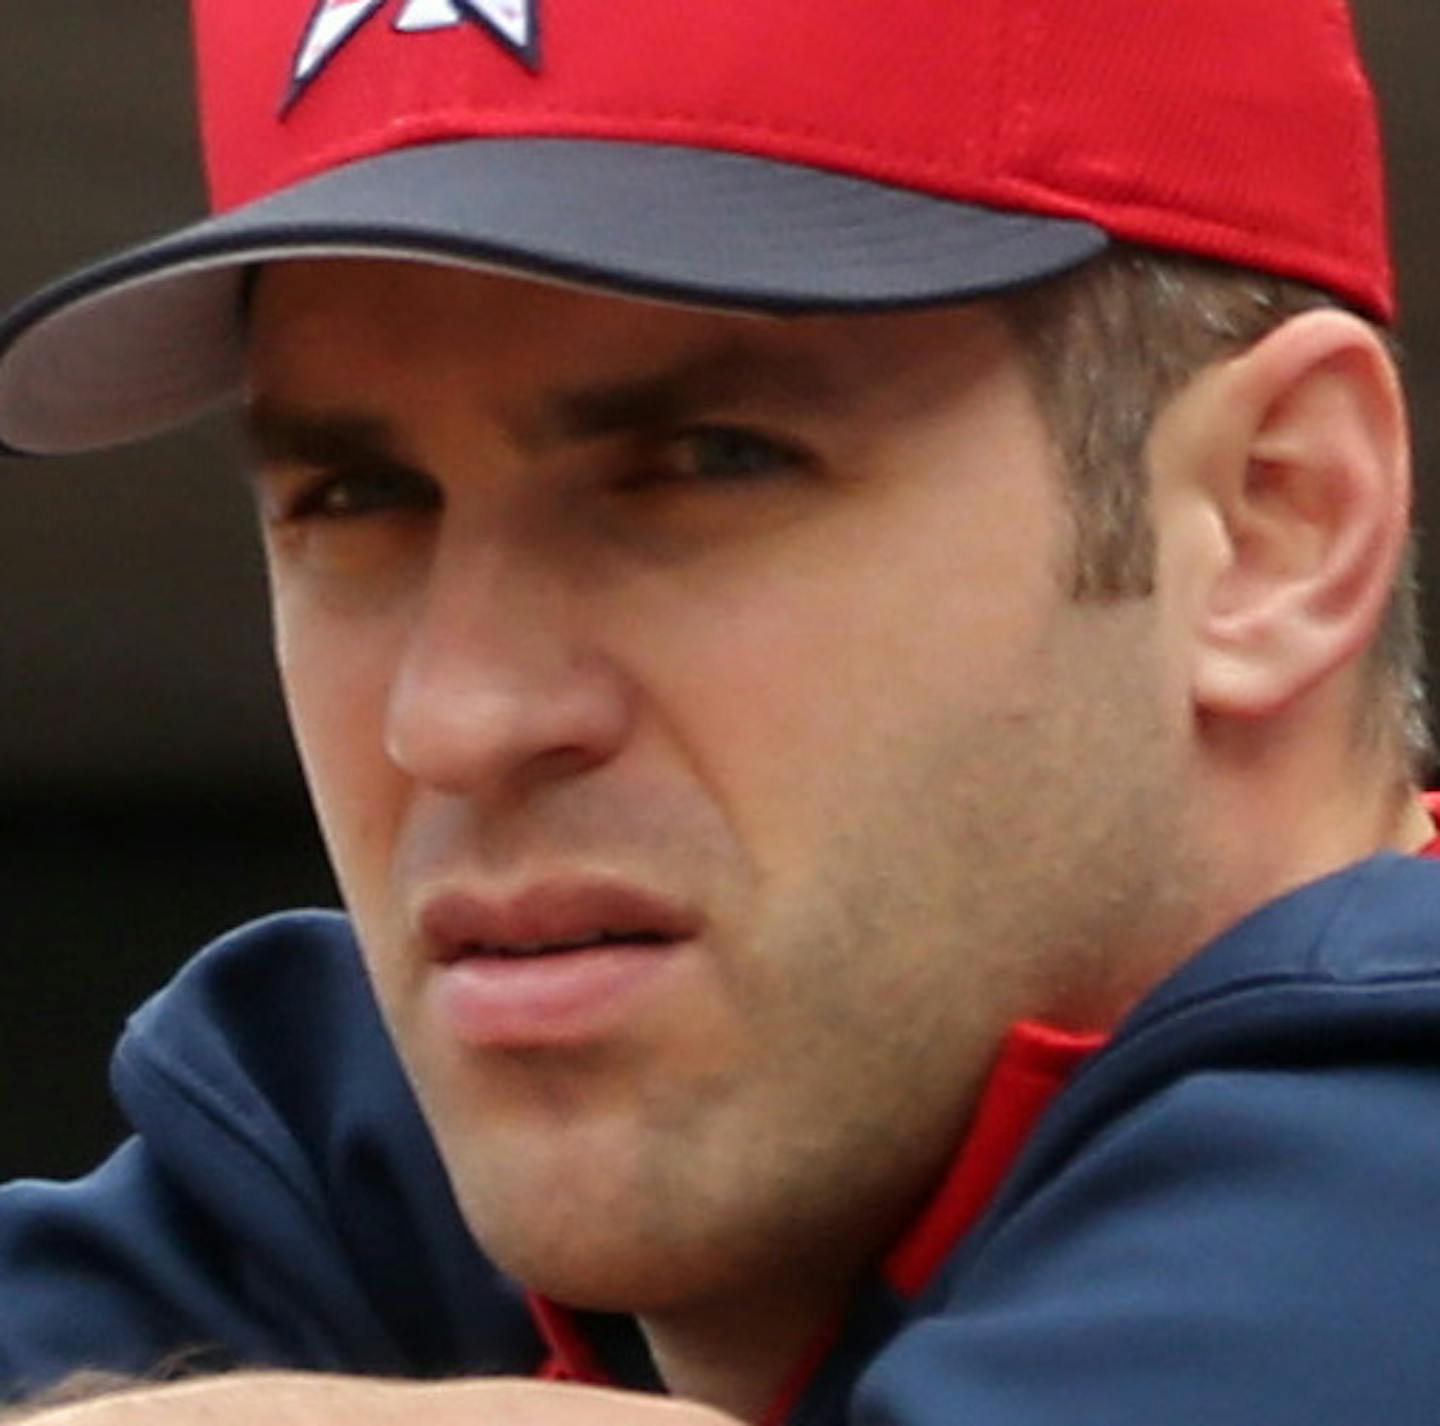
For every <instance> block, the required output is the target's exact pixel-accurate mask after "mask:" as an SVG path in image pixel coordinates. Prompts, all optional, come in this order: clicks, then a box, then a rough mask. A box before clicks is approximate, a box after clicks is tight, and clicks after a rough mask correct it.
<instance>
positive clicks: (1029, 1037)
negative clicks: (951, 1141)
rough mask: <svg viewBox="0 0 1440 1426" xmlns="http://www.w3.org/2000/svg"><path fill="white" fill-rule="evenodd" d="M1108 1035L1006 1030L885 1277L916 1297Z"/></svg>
mask: <svg viewBox="0 0 1440 1426" xmlns="http://www.w3.org/2000/svg"><path fill="white" fill-rule="evenodd" d="M1105 1040H1106V1037H1105V1036H1104V1035H1100V1034H1084V1035H1081V1034H1072V1033H1071V1032H1069V1031H1066V1030H1056V1029H1052V1028H1051V1027H1050V1026H1048V1025H1042V1024H1039V1023H1038V1022H1035V1021H1029V1020H1022V1021H1021V1022H1020V1023H1019V1024H1018V1025H1016V1026H1014V1027H1013V1028H1012V1029H1011V1031H1010V1033H1009V1034H1008V1035H1006V1037H1005V1039H1004V1041H1003V1042H1002V1044H1001V1046H1000V1053H999V1055H998V1056H997V1057H996V1060H995V1067H994V1069H992V1070H991V1071H990V1078H989V1079H988V1080H986V1082H985V1089H984V1091H983V1092H982V1094H981V1096H980V1102H979V1104H978V1106H977V1107H976V1110H975V1117H974V1119H973V1120H972V1122H971V1126H970V1132H969V1133H968V1134H967V1135H966V1136H965V1142H964V1143H963V1144H962V1145H961V1147H960V1152H959V1154H958V1155H957V1156H956V1158H955V1161H954V1163H953V1165H952V1166H951V1169H950V1172H949V1174H948V1175H947V1176H946V1178H945V1180H944V1182H943V1183H942V1184H941V1185H940V1188H939V1190H938V1191H937V1192H936V1194H935V1196H934V1198H932V1199H931V1200H930V1203H929V1205H928V1206H927V1207H926V1208H925V1209H923V1210H922V1212H921V1214H920V1216H919V1218H917V1219H916V1220H915V1224H914V1226H913V1227H912V1228H911V1229H910V1230H909V1232H907V1233H906V1234H905V1236H904V1237H903V1238H902V1239H901V1240H900V1242H899V1243H897V1244H896V1246H895V1247H894V1248H893V1249H892V1250H891V1251H890V1253H889V1255H888V1256H887V1257H886V1259H885V1262H884V1265H883V1271H884V1275H885V1280H886V1282H888V1283H889V1284H890V1286H891V1287H893V1288H894V1289H895V1291H896V1292H898V1293H900V1294H901V1295H902V1296H905V1297H915V1296H916V1295H918V1294H919V1293H920V1292H922V1291H923V1290H924V1288H925V1285H926V1284H927V1283H928V1282H929V1281H930V1279H931V1277H932V1276H933V1275H934V1273H935V1271H936V1269H937V1268H938V1267H939V1266H940V1264H941V1263H942V1262H943V1261H944V1260H945V1259H946V1258H947V1257H949V1255H950V1253H951V1252H952V1251H953V1250H954V1248H955V1245H956V1243H958V1242H959V1241H960V1239H961V1238H962V1237H964V1235H965V1234H966V1233H967V1232H968V1231H969V1230H970V1229H971V1228H972V1227H973V1226H974V1224H975V1220H976V1219H977V1218H979V1217H980V1215H981V1214H982V1213H983V1212H984V1211H985V1209H986V1207H987V1206H988V1205H989V1203H990V1200H991V1199H992V1198H993V1197H994V1196H995V1191H996V1189H998V1188H999V1187H1000V1181H1001V1180H1002V1179H1003V1178H1004V1177H1005V1175H1006V1174H1007V1173H1008V1172H1009V1171H1010V1167H1011V1165H1012V1164H1013V1163H1014V1162H1015V1160H1016V1158H1017V1157H1018V1156H1019V1154H1020V1150H1021V1149H1022V1148H1024V1146H1025V1141H1026V1140H1027V1139H1028V1138H1029V1137H1030V1134H1031V1132H1032V1131H1033V1129H1034V1128H1035V1125H1036V1122H1037V1121H1038V1120H1039V1118H1040V1116H1041V1115H1042V1114H1043V1113H1044V1112H1045V1110H1046V1109H1047V1108H1048V1107H1049V1105H1050V1101H1051V1100H1052V1099H1054V1098H1055V1096H1056V1095H1057V1094H1058V1093H1059V1092H1060V1090H1061V1089H1062V1088H1063V1087H1064V1085H1065V1082H1066V1081H1067V1080H1068V1079H1069V1078H1070V1076H1071V1075H1073V1074H1074V1073H1075V1071H1076V1070H1077V1069H1078V1068H1079V1066H1080V1063H1081V1061H1082V1060H1084V1059H1085V1058H1086V1057H1087V1056H1089V1055H1091V1054H1093V1053H1094V1052H1095V1051H1096V1050H1098V1049H1099V1048H1100V1047H1101V1046H1102V1045H1103V1044H1104V1043H1105Z"/></svg>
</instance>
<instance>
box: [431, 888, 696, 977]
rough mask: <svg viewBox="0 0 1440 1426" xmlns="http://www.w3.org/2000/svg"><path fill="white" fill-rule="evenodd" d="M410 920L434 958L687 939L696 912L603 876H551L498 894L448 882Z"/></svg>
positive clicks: (445, 959) (692, 930) (447, 959)
mask: <svg viewBox="0 0 1440 1426" xmlns="http://www.w3.org/2000/svg"><path fill="white" fill-rule="evenodd" d="M418 924H419V929H420V933H421V935H422V936H423V937H424V940H425V943H426V945H427V947H428V948H429V950H430V954H431V956H432V957H433V958H434V959H436V960H438V961H441V962H450V961H456V960H460V959H462V958H463V957H466V956H474V955H485V954H494V953H500V952H505V951H510V952H514V951H525V950H543V949H545V948H569V947H580V946H585V945H590V944H593V943H595V942H598V941H602V940H603V941H612V942H613V941H627V940H643V941H655V942H657V943H669V942H675V941H683V940H689V939H690V938H691V937H693V936H695V935H696V934H697V933H698V932H699V930H700V925H701V918H700V917H699V915H698V914H697V913H696V912H694V911H692V910H690V909H688V908H686V907H685V906H682V905H681V904H680V903H678V902H677V901H674V900H671V899H670V898H668V897H665V896H662V895H660V894H658V893H656V892H653V891H648V890H645V889H643V888H640V887H636V886H631V885H628V884H626V883H622V882H616V881H609V880H605V879H585V878H572V879H553V880H547V881H536V882H532V883H529V884H528V885H526V886H524V887H520V888H517V889H515V890H513V891H508V892H505V893H503V894H499V893H490V894H486V893H479V892H475V891H471V890H468V889H459V888H450V889H444V890H439V891H437V892H435V893H434V894H432V895H430V896H428V897H427V898H426V899H425V900H424V901H423V902H422V904H421V907H420V914H419V918H418Z"/></svg>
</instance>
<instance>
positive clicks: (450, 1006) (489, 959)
mask: <svg viewBox="0 0 1440 1426" xmlns="http://www.w3.org/2000/svg"><path fill="white" fill-rule="evenodd" d="M678 949H679V946H678V944H675V945H667V946H654V945H625V944H623V943H622V944H617V945H608V946H597V947H596V948H595V949H593V950H584V951H566V952H562V953H559V954H556V955H545V956H534V957H529V958H527V957H522V956H516V957H498V956H467V957H466V958H465V959H463V960H458V961H452V962H450V963H448V964H446V965H444V966H441V967H440V968H439V970H438V972H437V975H436V980H435V982H434V986H435V992H436V996H437V1001H438V1008H439V1012H440V1015H441V1016H442V1018H443V1019H444V1020H445V1021H446V1023H447V1024H448V1026H449V1028H450V1030H451V1032H452V1033H453V1034H454V1035H455V1037H456V1038H457V1039H458V1040H460V1041H461V1043H463V1044H466V1045H469V1046H472V1047H474V1048H476V1049H492V1050H495V1049H525V1048H542V1047H559V1046H565V1045H572V1046H573V1045H579V1044H583V1043H586V1042H593V1041H595V1040H596V1039H598V1038H600V1037H601V1036H603V1035H604V1034H605V1033H606V1032H607V1031H610V1032H613V1031H614V1029H615V1028H617V1026H618V1025H619V1024H620V1022H621V1021H623V1019H624V1018H625V1016H626V1014H627V1012H631V1011H633V1010H635V1009H637V1008H638V1004H639V1002H640V1000H641V999H642V998H643V997H644V995H645V994H646V993H647V992H650V991H652V990H653V988H654V987H655V985H656V983H657V982H658V981H659V980H660V979H661V978H662V977H663V976H664V975H665V974H666V973H667V972H668V971H669V970H670V968H671V966H672V965H673V963H674V960H675V953H676V951H677V950H678Z"/></svg>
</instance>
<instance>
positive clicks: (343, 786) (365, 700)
mask: <svg viewBox="0 0 1440 1426" xmlns="http://www.w3.org/2000/svg"><path fill="white" fill-rule="evenodd" d="M274 624H275V647H276V660H277V664H278V668H279V673H280V681H281V685H282V688H283V690H284V694H285V702H286V706H287V708H288V710H289V715H290V723H291V727H292V729H293V731H294V734H295V740H296V744H297V747H298V749H299V754H300V760H301V764H302V766H303V768H304V771H305V777H306V781H307V783H308V785H309V788H310V795H311V800H312V801H313V803H314V806H315V811H316V816H317V817H318V819H319V822H320V827H321V831H322V833H323V834H324V837H325V842H326V846H327V848H328V850H329V853H330V858H331V861H332V863H333V865H334V869H335V872H336V876H337V879H338V880H339V882H340V886H341V889H342V892H343V893H344V896H345V900H346V903H347V905H349V906H350V908H351V909H352V911H354V912H355V914H356V915H357V916H359V917H361V918H362V919H363V918H364V917H365V915H366V909H367V907H368V906H369V903H370V902H371V901H372V900H373V899H374V898H375V897H376V896H377V895H379V894H380V888H381V887H383V885H384V881H385V868H386V866H387V865H388V862H389V858H390V854H391V848H392V846H393V843H394V839H395V835H396V832H395V828H396V826H397V825H398V818H399V813H400V802H401V797H402V795H403V784H402V782H401V779H400V778H399V775H398V773H397V772H396V769H395V768H394V766H393V764H392V763H391V762H390V760H389V759H388V758H387V757H386V755H385V734H384V729H385V711H386V706H387V700H388V696H389V687H390V680H391V676H392V658H391V655H390V652H389V642H388V641H387V640H386V639H385V638H384V637H383V635H382V633H381V631H379V630H376V629H372V628H369V627H368V626H367V627H366V628H365V629H364V630H363V631H357V630H355V629H352V628H349V627H348V626H347V624H346V622H345V621H343V620H335V619H331V618H327V617H326V616H325V615H324V614H323V613H318V612H316V611H315V610H314V608H313V607H311V606H309V605H307V604H306V603H304V602H303V601H300V600H297V599H293V598H287V597H286V596H285V594H284V593H283V592H281V593H278V594H277V596H276V598H275V601H274Z"/></svg>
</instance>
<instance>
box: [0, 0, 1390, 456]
mask: <svg viewBox="0 0 1440 1426" xmlns="http://www.w3.org/2000/svg"><path fill="white" fill-rule="evenodd" d="M192 3H193V12H194V27H195V36H196V48H197V56H198V69H199V89H200V101H201V104H200V107H201V119H202V127H203V137H204V147H205V153H206V159H207V165H208V169H209V177H210V185H211V193H212V196H213V203H214V216H212V217H211V218H209V219H208V220H206V221H203V222H200V223H198V224H197V225H195V226H193V227H189V228H186V229H184V230H183V231H181V232H178V233H175V234H172V235H170V236H167V237H163V238H160V239H159V240H157V241H154V242H151V243H149V244H146V245H145V246H142V247H139V248H137V249H134V250H132V251H130V252H127V253H124V254H122V255H120V256H118V257H115V258H112V259H110V260H108V261H106V262H103V263H100V264H97V265H95V266H93V267H90V268H87V269H85V270H84V271H82V272H80V273H78V274H76V275H74V276H72V277H70V278H68V279H66V280H65V281H63V282H60V283H57V284H56V285H54V286H53V287H51V288H49V289H47V290H46V291H44V292H42V293H40V294H39V295H38V296H37V297H35V298H33V299H32V300H31V301H29V302H28V303H26V304H24V305H23V306H22V307H21V308H19V309H18V310H17V311H16V312H15V313H13V314H12V315H11V316H10V317H9V318H7V319H6V320H5V322H4V323H3V324H0V446H3V447H5V448H8V449H10V450H11V451H14V452H30V453H41V452H54V451H64V450H78V449H86V448H90V447H96V446H102V445H108V444H111V443H114V442H117V441H122V440H127V439H131V438H134V437H138V436H142V435H146V434H149V433H151V432H154V431H157V430H160V429H163V428H165V427H167V426H170V425H172V424H174V423H176V422H178V421H180V420H183V419H185V418H187V417H189V416H191V415H193V414H195V413H197V412H198V411H200V410H202V409H203V408H205V407H207V406H210V405H212V404H215V403H217V402H220V401H223V400H226V399H227V398H230V397H232V396H233V395H234V393H235V392H236V391H237V389H238V387H239V384H240V382H241V379H242V365H243V300H242V291H243V286H242V284H243V276H244V273H245V272H246V270H247V269H250V268H253V266H254V265H256V264H259V263H267V262H272V261H278V260H283V259H285V258H293V257H298V256H309V257H313V256H317V255H321V256H334V257H344V256H360V255H364V256H390V257H401V258H407V259H412V260H417V261H427V262H437V263H451V264H464V265H480V266H484V267H486V268H490V269H496V270H501V271H506V272H515V273H522V274H526V275H530V276H534V277H539V278H549V279H554V280H557V281H563V282H569V283H579V284H583V285H585V286H587V287H592V288H598V289H601V290H605V291H610V292H614V293H618V294H623V295H629V296H635V297H643V298H651V299H657V300H662V301H675V302H682V303H686V304H690V305H697V306H703V307H713V308H717V309H724V310H737V311H745V312H753V313H772V314H775V315H777V316H784V315H799V314H806V313H837V312H855V313H860V312H869V311H884V310H897V309H901V308H907V307H917V306H929V305H935V304H940V303H953V302H961V301H967V300H972V299H975V298H979V297H983V296H987V295H993V294H996V293H1001V292H1004V291H1007V290H1011V289H1014V288H1016V287H1020V286H1023V285H1026V284H1029V283H1033V282H1036V281H1038V280H1041V279H1043V278H1046V277H1049V276H1052V275H1055V274H1057V273H1060V272H1064V271H1066V270H1068V269H1070V268H1073V267H1075V266H1076V265H1078V264H1080V263H1082V262H1084V261H1086V260H1087V259H1089V258H1091V257H1093V256H1094V255H1096V254H1098V253H1099V252H1101V251H1103V250H1104V248H1105V247H1106V246H1107V245H1108V244H1109V243H1110V242H1112V241H1114V240H1121V241H1125V242H1130V243H1139V244H1144V245H1148V246H1153V247H1159V248H1165V249H1171V250H1175V251H1180V252H1186V253H1193V254H1198V255H1201V256H1205V257H1210V258H1215V259H1219V260H1222V261H1225V262H1229V263H1233V264H1236V265H1240V266H1246V267H1252V268H1258V269H1262V270H1266V271H1269V272H1274V273H1277V274H1282V275H1285V276H1290V277H1295V278H1299V279H1303V280H1307V281H1309V282H1311V283H1314V284H1315V285H1317V286H1320V287H1322V288H1325V289H1328V290H1329V291H1331V292H1333V293H1334V294H1335V295H1336V296H1337V297H1338V298H1340V299H1341V300H1343V301H1345V302H1347V303H1349V304H1350V305H1353V306H1354V307H1356V308H1358V309H1360V310H1361V311H1364V312H1366V313H1368V314H1370V315H1372V316H1374V317H1376V318H1379V319H1380V320H1389V319H1390V318H1391V317H1392V316H1393V290H1392V289H1393V279H1392V273H1391V267H1390V259H1389V248H1388V241H1387V234H1386V222H1385V204H1384V194H1383V181H1382V176H1381V158H1380V143H1379V135H1378V125H1377V121H1376V115H1375V105H1374V99H1373V95H1372V93H1371V90H1370V86H1369V84H1368V81H1367V80H1366V77H1365V75H1364V72H1363V68H1362V65H1361V62H1360V59H1359V56H1358V53H1357V49H1356V43H1355V37H1354V32H1353V27H1352V24H1351V20H1350V16H1349V13H1348V10H1347V7H1346V4H1345V0H1150V3H1141V0H885V3H883V4H881V3H879V2H878V0H192Z"/></svg>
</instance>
